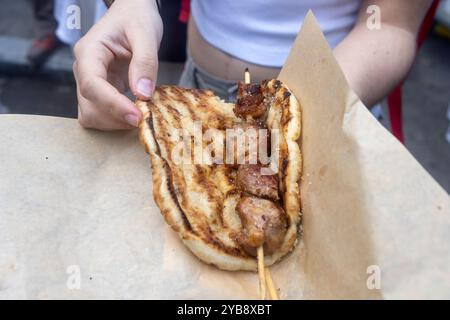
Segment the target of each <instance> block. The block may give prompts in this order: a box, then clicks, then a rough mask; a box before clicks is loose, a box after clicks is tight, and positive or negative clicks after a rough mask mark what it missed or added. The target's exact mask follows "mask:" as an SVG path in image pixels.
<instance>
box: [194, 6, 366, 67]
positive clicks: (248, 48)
mask: <svg viewBox="0 0 450 320" xmlns="http://www.w3.org/2000/svg"><path fill="white" fill-rule="evenodd" d="M360 2H361V1H360V0H258V1H256V0H223V1H222V0H192V3H191V12H192V17H193V19H194V20H195V24H196V28H197V30H198V33H199V34H200V35H201V36H202V38H203V39H204V40H205V41H206V42H207V43H208V44H210V45H212V46H213V47H215V48H217V49H219V50H221V51H223V52H224V53H226V54H228V55H230V56H231V57H234V58H237V59H238V60H242V61H246V62H250V63H253V64H256V65H260V66H265V67H276V68H279V67H281V66H282V65H283V63H284V61H285V60H286V58H287V55H288V53H289V51H290V48H291V46H292V44H293V42H294V40H295V37H296V35H297V33H298V31H299V29H300V26H301V24H302V21H303V18H304V17H305V15H306V13H307V12H308V10H309V9H312V10H313V12H314V14H315V16H316V18H317V19H318V21H319V23H320V25H321V28H322V30H323V32H324V34H325V36H326V38H327V40H328V42H329V43H330V46H332V47H334V46H336V45H337V44H338V43H339V42H340V41H341V40H342V39H343V38H344V37H345V36H346V35H347V34H348V32H349V31H350V30H351V28H352V27H353V25H354V24H355V21H356V18H357V13H358V10H359V7H360Z"/></svg>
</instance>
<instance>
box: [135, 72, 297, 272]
mask: <svg viewBox="0 0 450 320" xmlns="http://www.w3.org/2000/svg"><path fill="white" fill-rule="evenodd" d="M262 91H263V94H264V99H265V100H264V101H265V103H268V104H269V105H270V106H269V111H268V116H267V123H266V124H267V127H268V128H269V129H270V130H274V129H278V130H280V131H279V132H280V133H281V139H280V140H281V142H280V156H279V159H278V161H279V162H278V163H279V168H280V169H279V177H280V192H281V195H282V204H283V207H284V210H285V212H286V213H287V215H288V230H287V233H286V236H285V238H284V241H283V244H282V245H281V247H280V248H279V249H278V250H277V251H276V252H275V253H273V254H271V255H268V256H265V265H266V266H270V265H272V264H274V263H275V262H277V261H279V260H280V259H281V258H282V257H284V256H285V255H286V254H287V253H289V252H290V250H292V249H293V247H294V245H295V243H296V240H297V234H298V230H299V223H300V190H299V182H300V177H301V153H300V147H299V139H300V126H301V113H300V105H299V103H298V101H297V99H296V98H295V97H294V95H293V94H291V92H290V91H289V89H288V88H287V87H286V86H285V85H284V84H283V83H281V82H280V81H279V80H271V81H265V82H263V83H262ZM136 105H137V106H138V108H139V109H140V110H141V111H142V114H143V119H142V121H141V123H140V140H141V142H142V144H143V145H144V147H145V150H146V152H147V153H148V154H149V155H150V160H151V168H152V177H153V196H154V199H155V202H156V204H157V205H158V207H159V209H160V210H161V213H162V215H163V216H164V218H165V220H166V222H167V223H168V224H169V225H170V226H171V228H172V229H173V230H174V231H175V232H177V233H178V235H179V237H180V239H181V240H182V241H183V243H184V244H185V245H186V246H187V247H188V248H189V249H190V250H191V251H192V252H193V253H194V254H195V255H196V256H197V257H198V258H199V259H201V260H202V261H204V262H206V263H208V264H211V265H215V266H216V267H218V268H220V269H223V270H248V271H256V270H257V260H256V259H255V257H252V256H250V255H248V254H247V253H246V252H244V250H243V249H242V248H240V246H239V244H238V243H237V241H236V236H237V234H238V233H239V232H240V230H241V227H242V225H241V221H240V218H239V215H238V214H237V212H236V210H235V207H236V204H237V202H238V200H239V198H240V194H239V192H236V186H235V183H234V177H235V174H236V173H235V169H233V167H232V166H230V165H225V164H208V163H203V164H194V161H192V162H193V163H192V164H189V163H186V162H184V163H177V161H174V159H173V153H174V151H176V148H178V146H179V142H180V137H179V136H178V133H177V132H178V130H180V129H182V130H184V131H185V132H188V133H189V134H190V135H191V136H194V135H195V134H196V132H195V131H196V124H199V123H201V130H202V132H204V131H206V130H207V129H211V130H209V131H210V132H213V135H214V139H218V140H217V141H220V140H223V139H224V137H225V132H226V129H227V128H232V127H233V126H234V125H235V124H236V123H240V122H241V121H242V119H239V118H237V117H236V116H235V114H234V113H233V108H234V104H231V103H226V102H224V101H222V100H220V99H219V98H218V97H216V96H214V94H213V93H212V92H211V91H207V90H196V89H184V88H180V87H176V86H160V87H158V88H156V90H155V93H154V96H153V98H152V99H151V101H148V102H144V101H139V100H138V101H137V102H136ZM197 129H198V125H197ZM197 134H198V133H197ZM203 147H205V146H203Z"/></svg>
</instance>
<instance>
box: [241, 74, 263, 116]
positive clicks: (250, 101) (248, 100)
mask: <svg viewBox="0 0 450 320" xmlns="http://www.w3.org/2000/svg"><path fill="white" fill-rule="evenodd" d="M263 101H264V96H263V95H262V92H261V86H260V85H259V84H245V83H242V82H239V83H238V93H237V102H236V107H235V108H234V114H235V115H236V116H237V117H240V118H243V119H247V118H248V117H250V118H253V119H257V118H260V117H262V116H263V115H265V114H266V111H267V107H266V106H265V104H264V103H263Z"/></svg>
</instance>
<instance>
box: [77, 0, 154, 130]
mask: <svg viewBox="0 0 450 320" xmlns="http://www.w3.org/2000/svg"><path fill="white" fill-rule="evenodd" d="M162 31H163V27H162V21H161V17H160V16H159V13H158V8H157V5H156V1H155V0H116V1H115V2H114V4H113V5H112V6H111V8H110V9H109V11H108V12H107V13H106V15H105V16H104V17H103V18H102V19H101V20H100V21H99V22H98V23H97V24H95V25H94V26H93V27H92V29H91V30H90V31H89V32H88V33H87V34H86V35H85V36H84V37H83V38H82V39H80V41H78V43H77V44H76V45H75V49H74V51H75V63H74V66H73V71H74V75H75V79H76V82H77V97H78V120H79V122H80V124H81V125H82V126H84V127H86V128H96V129H100V130H114V129H130V128H133V127H137V126H138V124H139V121H140V119H141V117H142V114H141V112H140V111H139V110H138V109H137V108H136V107H135V105H134V103H133V102H132V101H130V100H129V99H128V98H127V97H126V96H125V95H124V94H123V93H124V92H126V91H127V90H128V88H130V89H131V92H132V93H133V94H134V95H135V96H136V97H137V98H139V99H142V100H148V99H150V98H151V96H152V95H153V91H154V89H155V83H156V77H157V71H158V47H159V44H160V42H161V38H162Z"/></svg>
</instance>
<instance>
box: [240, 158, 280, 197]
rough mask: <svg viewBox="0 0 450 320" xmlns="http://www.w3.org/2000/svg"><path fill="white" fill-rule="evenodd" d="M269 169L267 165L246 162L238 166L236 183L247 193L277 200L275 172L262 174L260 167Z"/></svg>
mask: <svg viewBox="0 0 450 320" xmlns="http://www.w3.org/2000/svg"><path fill="white" fill-rule="evenodd" d="M263 168H264V169H266V170H270V168H269V167H268V166H263V165H260V164H248V165H241V166H239V169H238V172H237V185H238V187H239V188H240V189H241V190H242V191H244V192H247V193H250V194H252V195H255V196H257V197H260V198H269V199H272V200H278V199H279V196H278V176H277V175H276V174H272V175H265V174H264V175H263V174H262V173H261V170H262V169H263Z"/></svg>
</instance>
